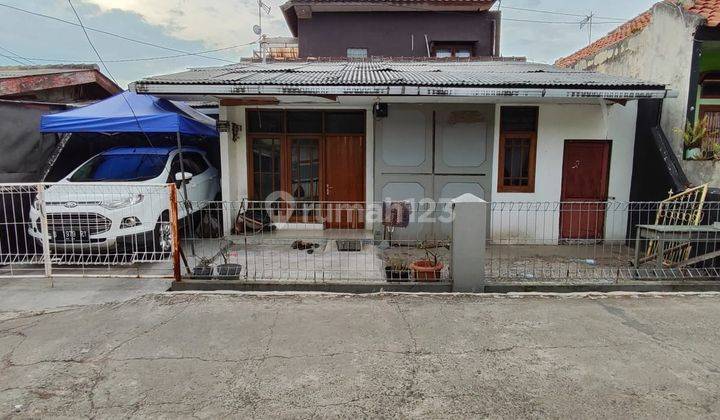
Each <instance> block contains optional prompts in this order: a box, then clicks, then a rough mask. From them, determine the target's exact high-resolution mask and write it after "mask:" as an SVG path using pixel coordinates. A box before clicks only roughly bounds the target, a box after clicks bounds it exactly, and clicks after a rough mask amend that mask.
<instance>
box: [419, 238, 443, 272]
mask: <svg viewBox="0 0 720 420" xmlns="http://www.w3.org/2000/svg"><path fill="white" fill-rule="evenodd" d="M437 248H447V249H450V244H449V243H446V242H444V241H438V242H435V243H431V242H428V241H420V242H419V243H418V249H422V250H423V251H425V259H426V260H427V261H432V264H433V266H436V265H437V263H438V256H437V252H435V251H430V249H437ZM431 257H432V259H430V258H431Z"/></svg>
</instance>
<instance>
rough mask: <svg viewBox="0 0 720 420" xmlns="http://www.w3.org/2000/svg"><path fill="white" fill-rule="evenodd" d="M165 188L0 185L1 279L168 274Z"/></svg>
mask: <svg viewBox="0 0 720 420" xmlns="http://www.w3.org/2000/svg"><path fill="white" fill-rule="evenodd" d="M171 187H174V186H171ZM171 187H169V186H167V185H147V184H137V183H69V182H68V183H52V184H51V183H37V184H0V206H1V211H0V277H51V276H72V277H75V276H93V277H105V276H112V277H123V276H125V277H162V276H171V275H172V273H173V267H172V263H171V258H170V257H171V255H172V239H173V237H172V232H173V227H172V226H171V223H170V214H171V211H170V196H171Z"/></svg>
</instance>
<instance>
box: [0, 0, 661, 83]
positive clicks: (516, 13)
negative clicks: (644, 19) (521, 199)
mask: <svg viewBox="0 0 720 420" xmlns="http://www.w3.org/2000/svg"><path fill="white" fill-rule="evenodd" d="M264 1H265V3H266V4H269V5H270V6H271V11H270V14H269V15H265V16H263V29H264V33H266V34H269V35H289V31H288V30H287V27H286V25H285V20H284V19H283V17H282V13H281V12H280V10H279V8H278V6H279V5H280V4H282V3H283V2H284V1H285V0H264ZM653 3H654V1H652V0H576V1H573V2H570V1H567V0H502V3H501V10H502V12H503V23H502V35H501V43H502V45H501V53H502V55H505V56H525V57H527V58H528V60H531V61H539V62H545V63H552V62H554V61H555V60H556V59H557V58H558V57H561V56H564V55H567V54H569V53H571V52H573V51H575V50H577V49H578V48H581V47H583V46H584V45H586V44H587V43H588V35H589V34H588V29H587V27H585V28H583V29H581V28H580V25H579V24H578V23H576V22H579V21H580V20H582V17H581V16H575V15H587V14H590V13H591V12H592V13H594V15H595V16H596V18H595V22H596V23H595V24H594V25H593V30H592V38H593V39H597V38H599V37H601V36H603V35H604V34H606V33H607V32H609V31H610V30H612V29H613V28H614V27H616V26H617V25H618V24H619V23H620V20H619V19H630V18H632V17H634V16H636V15H638V14H639V13H641V12H643V11H644V10H646V9H648V8H649V7H650V6H651V5H652V4H653ZM73 4H74V5H75V7H76V8H77V9H78V12H79V13H80V16H81V18H82V19H83V23H84V24H85V25H87V26H88V27H91V28H96V29H101V30H104V31H107V32H112V33H115V34H118V35H123V36H126V37H129V38H133V39H137V40H141V41H145V42H149V43H152V44H157V45H160V46H163V47H167V48H171V49H173V50H179V51H180V52H178V51H171V50H166V49H162V48H158V47H154V46H149V45H142V44H138V43H135V42H130V41H127V40H123V39H119V38H117V37H113V36H110V35H107V34H102V33H98V32H93V31H91V32H90V33H89V34H90V37H91V39H92V40H93V42H94V43H95V45H96V47H97V49H98V51H99V53H100V54H101V56H102V58H103V59H104V60H106V61H107V65H108V67H109V68H110V71H111V73H112V75H113V76H114V77H115V78H116V79H117V81H118V83H119V84H120V85H121V86H123V87H125V86H126V85H127V83H129V82H131V81H134V80H137V79H139V78H141V77H143V76H149V75H154V74H164V73H171V72H175V71H181V70H183V69H185V68H187V67H202V66H213V65H222V64H228V61H223V60H229V61H233V60H236V59H238V58H239V57H243V56H248V55H249V54H250V52H251V51H252V47H249V46H239V47H236V48H233V49H227V50H223V51H217V52H213V53H208V54H206V55H207V56H211V57H215V58H216V59H213V58H205V57H197V56H181V57H174V58H165V59H153V60H147V61H124V62H118V61H117V60H131V59H142V58H154V57H167V56H173V55H178V54H183V52H199V51H207V50H211V49H218V48H227V47H231V46H236V45H242V44H247V43H250V42H252V41H253V40H255V39H256V37H255V35H254V34H253V32H252V26H253V25H254V24H256V23H257V20H258V18H257V3H256V1H255V0H212V1H208V0H73ZM2 5H10V6H15V7H18V8H22V9H26V10H30V11H33V12H36V13H42V14H45V15H50V16H53V17H57V18H60V19H64V20H67V21H71V22H76V18H75V16H74V14H73V13H72V10H71V9H70V6H69V5H68V2H67V0H0V21H1V22H2V23H3V24H2V25H0V54H2V55H0V65H17V64H18V63H17V61H20V62H27V61H26V59H29V60H32V62H33V63H34V64H49V63H53V62H62V61H60V60H65V61H67V62H75V63H80V62H96V61H97V58H96V56H95V55H94V53H93V51H92V49H91V48H90V46H89V44H88V42H87V40H86V39H85V36H84V35H83V33H82V29H81V28H79V27H77V26H72V25H69V24H67V23H63V22H59V21H56V20H52V19H48V18H45V17H39V16H33V15H30V14H27V13H23V12H20V11H17V10H12V9H10V8H7V7H3V6H2ZM495 8H497V5H496V6H495V7H494V9H495ZM516 8H528V9H537V10H546V11H553V12H560V13H563V14H548V13H538V12H530V11H523V10H517V9H516ZM514 19H515V20H514ZM527 21H544V22H553V23H539V22H527ZM8 57H14V59H11V58H8ZM20 57H23V58H20Z"/></svg>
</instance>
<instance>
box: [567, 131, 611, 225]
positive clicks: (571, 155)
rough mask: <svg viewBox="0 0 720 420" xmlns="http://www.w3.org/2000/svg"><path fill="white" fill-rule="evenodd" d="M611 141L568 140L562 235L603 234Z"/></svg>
mask: <svg viewBox="0 0 720 420" xmlns="http://www.w3.org/2000/svg"><path fill="white" fill-rule="evenodd" d="M610 145H611V142H610V141H598V140H592V141H584V140H566V141H565V152H564V155H563V176H562V192H561V194H560V200H561V201H562V204H561V206H560V237H561V238H563V239H602V238H603V229H604V227H605V204H604V203H605V201H607V192H608V173H609V171H610Z"/></svg>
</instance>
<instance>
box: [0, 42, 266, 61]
mask: <svg viewBox="0 0 720 420" xmlns="http://www.w3.org/2000/svg"><path fill="white" fill-rule="evenodd" d="M257 42H258V40H255V41H251V42H246V43H244V44H237V45H232V46H229V47H222V48H214V49H211V50H204V51H198V52H196V53H187V54H174V55H163V56H156V57H138V58H121V59H114V60H107V59H105V60H104V61H105V62H106V63H132V62H139V61H155V60H168V59H173V58H181V57H189V56H194V55H197V54H202V53H206V52H218V51H226V50H231V49H234V48H240V47H246V46H249V45H253V44H257ZM0 48H2V47H0ZM15 56H16V57H17V58H20V59H23V60H27V61H45V62H56V63H58V62H61V63H83V62H85V63H87V62H98V61H97V60H96V59H74V60H70V59H66V58H40V57H24V56H22V55H19V54H15ZM233 63H234V62H233Z"/></svg>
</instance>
